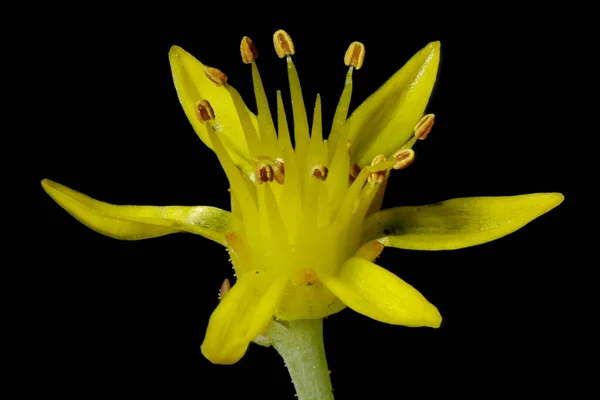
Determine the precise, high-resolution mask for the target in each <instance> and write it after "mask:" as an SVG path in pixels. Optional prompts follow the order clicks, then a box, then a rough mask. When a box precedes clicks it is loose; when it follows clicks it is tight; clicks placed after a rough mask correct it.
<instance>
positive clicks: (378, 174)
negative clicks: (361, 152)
mask: <svg viewBox="0 0 600 400" xmlns="http://www.w3.org/2000/svg"><path fill="white" fill-rule="evenodd" d="M385 161H386V157H385V156H384V155H383V154H379V155H377V156H375V158H373V161H372V162H371V166H373V165H377V164H380V163H384V162H385ZM386 174H387V170H383V171H375V172H371V173H370V174H369V176H368V177H367V181H368V182H370V183H382V182H383V181H384V180H385V175H386Z"/></svg>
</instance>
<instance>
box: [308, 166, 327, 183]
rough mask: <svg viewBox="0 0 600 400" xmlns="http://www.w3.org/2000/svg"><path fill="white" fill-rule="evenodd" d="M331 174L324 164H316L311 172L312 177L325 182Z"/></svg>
mask: <svg viewBox="0 0 600 400" xmlns="http://www.w3.org/2000/svg"><path fill="white" fill-rule="evenodd" d="M328 173H329V169H327V167H326V166H324V165H322V164H315V165H313V167H312V168H311V170H310V175H311V176H314V177H315V178H317V179H320V180H322V181H324V180H325V179H327V174H328Z"/></svg>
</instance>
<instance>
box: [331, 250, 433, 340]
mask: <svg viewBox="0 0 600 400" xmlns="http://www.w3.org/2000/svg"><path fill="white" fill-rule="evenodd" d="M319 277H320V278H321V280H322V281H323V282H324V283H325V285H326V286H327V288H328V289H329V290H331V291H332V292H333V294H335V295H336V296H337V297H338V298H339V299H340V300H342V301H343V302H344V303H345V304H346V305H347V306H348V307H350V308H351V309H353V310H354V311H356V312H359V313H361V314H363V315H366V316H367V317H370V318H373V319H375V320H377V321H381V322H386V323H388V324H394V325H404V326H410V327H419V326H429V327H432V328H439V326H440V324H441V323H442V317H441V315H440V313H439V311H438V310H437V308H436V307H435V306H434V305H433V304H431V303H430V302H428V301H427V300H426V299H425V297H423V295H422V294H421V293H419V292H418V291H417V290H416V289H415V288H413V287H412V286H410V285H409V284H408V283H406V282H404V281H403V280H402V279H400V278H398V277H397V276H396V275H394V274H392V273H391V272H389V271H387V270H385V269H383V268H381V267H380V266H378V265H376V264H373V263H372V262H369V261H367V260H364V259H362V258H357V257H352V258H350V259H349V260H348V261H346V262H345V263H344V265H343V266H342V270H341V272H340V274H339V276H337V277H332V276H322V275H319Z"/></svg>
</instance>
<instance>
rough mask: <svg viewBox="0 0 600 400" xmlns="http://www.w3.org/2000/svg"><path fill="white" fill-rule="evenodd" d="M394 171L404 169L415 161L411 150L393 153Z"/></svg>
mask: <svg viewBox="0 0 600 400" xmlns="http://www.w3.org/2000/svg"><path fill="white" fill-rule="evenodd" d="M394 158H395V162H396V163H395V164H394V166H393V168H394V169H404V168H406V167H408V166H409V165H410V164H412V163H413V161H415V151H414V150H413V149H401V150H398V151H397V152H395V153H394Z"/></svg>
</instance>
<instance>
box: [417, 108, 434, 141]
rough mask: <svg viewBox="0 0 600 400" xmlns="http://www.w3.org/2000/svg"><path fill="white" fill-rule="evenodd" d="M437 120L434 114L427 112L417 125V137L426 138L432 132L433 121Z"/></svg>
mask: <svg viewBox="0 0 600 400" xmlns="http://www.w3.org/2000/svg"><path fill="white" fill-rule="evenodd" d="M434 122H435V115H434V114H427V115H425V116H424V117H423V118H421V120H420V121H419V123H418V124H417V125H416V126H415V136H416V138H417V139H420V140H425V139H426V138H427V135H429V132H431V128H433V123H434Z"/></svg>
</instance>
